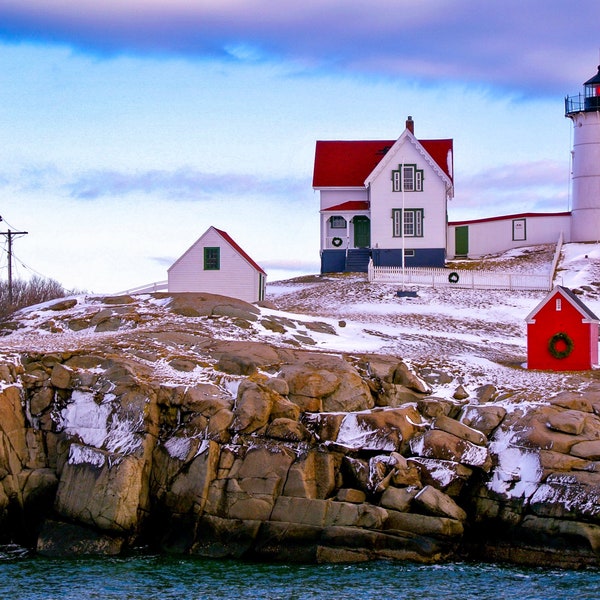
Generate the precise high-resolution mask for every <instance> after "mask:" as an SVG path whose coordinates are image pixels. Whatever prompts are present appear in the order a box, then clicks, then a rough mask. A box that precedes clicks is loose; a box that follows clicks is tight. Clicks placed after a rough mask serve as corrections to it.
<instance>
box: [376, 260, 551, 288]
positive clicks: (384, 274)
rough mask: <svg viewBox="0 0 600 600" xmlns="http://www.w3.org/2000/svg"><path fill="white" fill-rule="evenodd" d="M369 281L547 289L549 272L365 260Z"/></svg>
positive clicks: (467, 286)
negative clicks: (381, 263) (390, 264)
mask: <svg viewBox="0 0 600 600" xmlns="http://www.w3.org/2000/svg"><path fill="white" fill-rule="evenodd" d="M368 276H369V281H371V282H378V283H397V284H406V285H429V286H432V287H434V288H436V287H455V288H471V289H489V290H550V289H552V275H551V274H539V273H502V272H499V271H483V270H467V269H440V268H437V269H436V268H425V267H423V268H420V267H410V268H404V269H402V267H376V266H374V265H373V261H370V262H369V271H368Z"/></svg>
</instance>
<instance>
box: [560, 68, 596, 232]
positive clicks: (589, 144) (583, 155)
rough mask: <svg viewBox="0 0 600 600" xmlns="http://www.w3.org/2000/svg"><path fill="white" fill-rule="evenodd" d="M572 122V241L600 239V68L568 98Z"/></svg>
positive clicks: (568, 113) (568, 115)
mask: <svg viewBox="0 0 600 600" xmlns="http://www.w3.org/2000/svg"><path fill="white" fill-rule="evenodd" d="M565 116H566V117H568V118H569V119H571V120H572V121H573V166H572V173H571V186H572V212H571V241H572V242H596V241H599V240H600V67H598V73H596V75H594V76H593V77H592V78H591V79H588V80H587V81H586V82H585V83H584V84H583V94H581V93H580V94H578V95H577V96H567V98H565Z"/></svg>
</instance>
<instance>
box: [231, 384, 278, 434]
mask: <svg viewBox="0 0 600 600" xmlns="http://www.w3.org/2000/svg"><path fill="white" fill-rule="evenodd" d="M272 406H273V397H272V394H271V392H269V391H268V390H265V389H264V388H262V387H260V386H259V385H257V384H256V383H253V382H250V381H245V382H243V383H242V385H240V387H239V388H238V395H237V399H236V401H235V407H234V409H233V422H232V424H231V429H232V430H233V431H239V432H242V433H252V432H254V431H256V430H257V429H260V428H261V427H263V426H264V425H266V424H267V423H268V422H269V416H270V414H271V408H272Z"/></svg>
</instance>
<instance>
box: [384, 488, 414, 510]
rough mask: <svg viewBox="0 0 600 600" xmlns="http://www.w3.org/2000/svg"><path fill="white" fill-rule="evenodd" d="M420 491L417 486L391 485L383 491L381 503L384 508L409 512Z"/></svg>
mask: <svg viewBox="0 0 600 600" xmlns="http://www.w3.org/2000/svg"><path fill="white" fill-rule="evenodd" d="M418 492H419V488H417V487H406V488H397V487H392V486H390V487H388V488H387V489H386V490H385V492H383V495H382V496H381V500H380V504H381V506H383V507H384V508H389V509H392V510H397V511H400V512H407V511H408V510H409V508H410V505H411V504H412V501H413V500H414V498H415V496H416V495H417V494H418Z"/></svg>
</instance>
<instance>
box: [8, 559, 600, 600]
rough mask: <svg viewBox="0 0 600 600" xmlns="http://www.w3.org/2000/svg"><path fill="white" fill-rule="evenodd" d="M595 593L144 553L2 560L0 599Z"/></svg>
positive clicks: (599, 577) (536, 575)
mask: <svg viewBox="0 0 600 600" xmlns="http://www.w3.org/2000/svg"><path fill="white" fill-rule="evenodd" d="M573 597H575V598H577V599H578V600H583V599H586V598H590V599H591V598H594V599H597V598H599V597H600V571H598V570H582V571H568V570H567V571H565V570H558V569H557V570H554V569H527V568H516V567H508V566H501V565H493V564H467V563H451V564H444V565H436V566H423V565H415V564H402V563H392V562H372V563H361V564H353V565H311V566H307V565H295V564H256V563H247V562H236V561H222V560H204V559H190V558H185V559H182V558H166V557H159V556H143V557H131V558H102V559H77V560H64V559H61V560H55V559H44V558H40V557H14V556H12V557H6V558H5V559H4V560H0V598H2V599H10V600H42V599H43V600H82V599H96V598H97V599H100V598H101V599H102V600H111V599H117V598H118V599H123V598H125V599H128V600H137V599H140V600H153V599H156V600H159V599H160V600H170V599H173V600H175V599H176V600H200V599H202V600H204V599H213V598H214V599H217V598H219V599H224V598H226V599H234V600H243V599H246V598H247V599H253V600H256V599H262V598H264V599H268V600H276V599H277V600H312V599H315V600H316V599H319V600H322V599H325V598H326V599H344V600H346V599H356V600H358V599H360V600H368V599H371V598H372V599H377V600H382V599H394V600H409V599H415V600H417V599H418V600H428V599H432V600H433V599H435V600H442V599H447V600H451V599H457V600H458V599H460V600H465V599H470V598H477V599H480V600H485V599H490V600H491V599H493V600H500V599H503V598H507V599H508V598H510V599H511V600H512V599H515V598H517V599H519V600H554V599H556V600H558V599H561V600H562V599H565V598H573Z"/></svg>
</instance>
